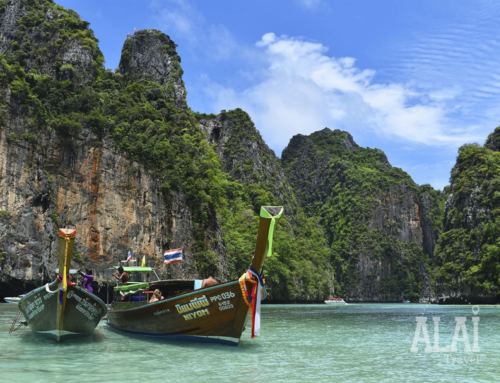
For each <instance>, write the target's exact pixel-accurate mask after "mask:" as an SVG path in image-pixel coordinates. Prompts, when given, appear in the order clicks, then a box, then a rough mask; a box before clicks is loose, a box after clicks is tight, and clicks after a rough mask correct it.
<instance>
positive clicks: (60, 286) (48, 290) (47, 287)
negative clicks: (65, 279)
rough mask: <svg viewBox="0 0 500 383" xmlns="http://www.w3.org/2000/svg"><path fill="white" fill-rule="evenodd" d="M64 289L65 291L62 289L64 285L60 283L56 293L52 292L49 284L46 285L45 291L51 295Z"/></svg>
mask: <svg viewBox="0 0 500 383" xmlns="http://www.w3.org/2000/svg"><path fill="white" fill-rule="evenodd" d="M62 289H63V288H62V283H59V286H57V289H55V290H54V291H50V289H49V284H48V283H47V284H46V285H45V290H47V292H48V293H49V294H54V293H55V292H56V291H58V290H62Z"/></svg>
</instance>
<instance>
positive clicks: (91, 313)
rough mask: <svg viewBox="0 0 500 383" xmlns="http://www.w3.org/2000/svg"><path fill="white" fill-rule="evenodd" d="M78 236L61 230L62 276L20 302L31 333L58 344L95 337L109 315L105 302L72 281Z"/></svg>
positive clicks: (60, 269)
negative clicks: (71, 274)
mask: <svg viewBox="0 0 500 383" xmlns="http://www.w3.org/2000/svg"><path fill="white" fill-rule="evenodd" d="M75 236H76V230H75V229H59V273H58V277H57V278H56V279H55V280H54V281H53V282H52V283H50V284H49V283H47V284H46V285H45V286H42V287H39V288H37V289H35V290H33V291H31V292H30V293H28V294H26V295H25V296H24V297H23V298H22V299H21V300H20V301H19V310H20V311H21V312H22V313H23V315H24V318H25V319H26V322H27V325H28V326H29V327H30V328H31V330H32V331H35V332H37V333H40V334H42V335H45V336H46V337H48V338H51V339H55V340H56V341H57V342H61V341H63V340H65V339H67V338H73V337H77V336H82V335H90V334H92V333H93V332H94V329H95V328H96V327H97V325H98V324H99V321H100V320H101V318H102V317H103V316H104V315H106V305H105V303H104V302H103V301H102V300H101V299H99V298H98V297H96V296H95V295H94V294H91V293H90V292H88V291H87V290H84V289H83V288H80V287H78V286H76V283H72V282H71V281H70V280H69V278H68V276H69V273H70V264H71V255H72V253H73V245H74V242H75Z"/></svg>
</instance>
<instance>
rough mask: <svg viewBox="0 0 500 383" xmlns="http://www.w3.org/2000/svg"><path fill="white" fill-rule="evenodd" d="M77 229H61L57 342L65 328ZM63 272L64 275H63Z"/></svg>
mask: <svg viewBox="0 0 500 383" xmlns="http://www.w3.org/2000/svg"><path fill="white" fill-rule="evenodd" d="M75 237H76V230H75V229H59V274H61V283H60V286H61V285H62V288H60V289H59V302H58V303H59V304H58V305H57V318H56V330H57V331H58V335H57V341H59V340H60V334H61V331H62V330H63V327H64V312H65V310H66V295H67V294H66V291H67V289H68V286H67V282H68V281H67V274H68V273H69V267H70V265H71V255H72V254H73V245H74V243H75ZM61 271H62V273H61Z"/></svg>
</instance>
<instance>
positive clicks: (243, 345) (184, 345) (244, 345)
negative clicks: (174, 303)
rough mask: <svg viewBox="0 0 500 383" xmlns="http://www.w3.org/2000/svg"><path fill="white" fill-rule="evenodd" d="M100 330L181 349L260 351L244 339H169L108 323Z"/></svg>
mask: <svg viewBox="0 0 500 383" xmlns="http://www.w3.org/2000/svg"><path fill="white" fill-rule="evenodd" d="M100 330H101V331H104V332H109V333H111V334H113V335H115V336H116V335H118V336H121V337H125V338H126V339H127V340H128V341H131V340H132V341H134V342H141V343H143V344H147V343H149V344H151V345H158V346H161V345H169V346H172V347H178V348H181V349H191V350H198V351H214V350H221V351H231V352H236V353H238V352H248V351H253V352H260V351H261V346H260V345H259V344H257V343H255V342H247V341H245V340H240V343H239V345H237V346H235V345H230V344H220V343H215V342H199V341H196V340H194V339H193V340H188V339H185V340H178V339H171V338H168V337H158V336H154V335H152V336H148V335H141V334H134V333H128V332H124V331H120V330H118V329H115V328H113V327H110V326H108V325H105V326H101V327H100Z"/></svg>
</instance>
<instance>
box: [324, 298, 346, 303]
mask: <svg viewBox="0 0 500 383" xmlns="http://www.w3.org/2000/svg"><path fill="white" fill-rule="evenodd" d="M325 303H328V304H335V305H345V304H346V303H345V301H344V299H342V298H334V297H330V298H328V299H327V300H326V301H325Z"/></svg>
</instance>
